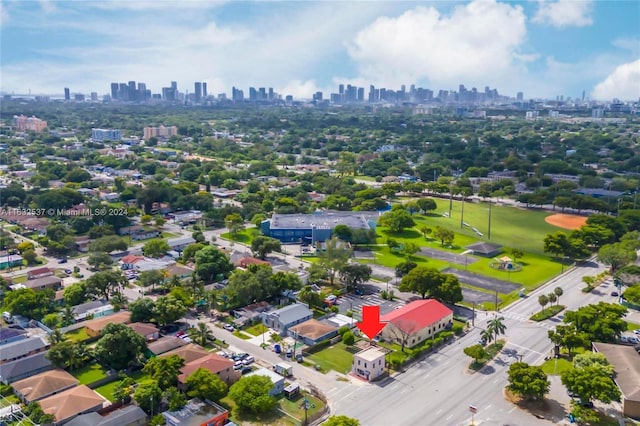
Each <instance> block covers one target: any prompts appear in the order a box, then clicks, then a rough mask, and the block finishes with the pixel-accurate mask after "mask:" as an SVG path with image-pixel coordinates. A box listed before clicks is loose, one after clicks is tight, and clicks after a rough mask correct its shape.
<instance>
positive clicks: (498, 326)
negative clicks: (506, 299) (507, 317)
mask: <svg viewBox="0 0 640 426" xmlns="http://www.w3.org/2000/svg"><path fill="white" fill-rule="evenodd" d="M487 330H490V331H491V335H493V343H496V342H497V341H498V336H499V335H501V334H505V332H506V330H507V326H506V325H504V317H499V316H495V317H493V319H492V320H489V321H487Z"/></svg>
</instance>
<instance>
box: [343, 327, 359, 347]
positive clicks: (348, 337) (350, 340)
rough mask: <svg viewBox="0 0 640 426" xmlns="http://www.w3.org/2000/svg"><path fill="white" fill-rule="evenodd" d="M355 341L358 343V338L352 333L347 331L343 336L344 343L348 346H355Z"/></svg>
mask: <svg viewBox="0 0 640 426" xmlns="http://www.w3.org/2000/svg"><path fill="white" fill-rule="evenodd" d="M355 341H356V336H354V335H353V333H352V332H350V331H347V332H346V333H344V334H343V335H342V343H344V344H345V345H347V346H351V345H353V344H354V343H355Z"/></svg>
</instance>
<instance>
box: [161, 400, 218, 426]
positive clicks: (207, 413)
mask: <svg viewBox="0 0 640 426" xmlns="http://www.w3.org/2000/svg"><path fill="white" fill-rule="evenodd" d="M224 414H227V410H225V409H224V408H222V407H221V406H219V405H218V404H215V403H213V402H211V401H207V402H202V401H200V400H198V399H192V400H191V401H189V402H188V403H187V405H185V406H184V407H183V408H182V409H180V410H176V411H165V412H164V413H162V415H163V416H164V417H165V418H166V419H167V421H168V422H169V423H170V424H172V425H174V426H200V425H202V424H207V421H208V420H211V419H212V418H214V417H217V416H220V415H224Z"/></svg>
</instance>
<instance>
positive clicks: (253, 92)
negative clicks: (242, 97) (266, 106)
mask: <svg viewBox="0 0 640 426" xmlns="http://www.w3.org/2000/svg"><path fill="white" fill-rule="evenodd" d="M249 100H250V101H251V102H255V101H257V100H258V91H257V90H256V88H255V87H249Z"/></svg>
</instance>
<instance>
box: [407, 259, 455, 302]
mask: <svg viewBox="0 0 640 426" xmlns="http://www.w3.org/2000/svg"><path fill="white" fill-rule="evenodd" d="M398 289H399V290H400V291H408V292H412V293H417V294H419V295H420V296H421V297H422V298H423V299H425V298H426V297H427V295H429V296H431V297H433V298H434V299H437V300H439V301H441V302H445V303H456V302H459V301H461V300H462V289H461V287H460V282H459V281H458V279H457V278H456V277H455V276H453V275H451V274H445V273H442V272H440V271H438V270H437V269H435V268H429V267H426V266H417V267H415V268H413V269H412V270H410V271H409V272H408V273H407V275H405V276H404V277H403V278H402V281H400V285H399V286H398Z"/></svg>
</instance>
